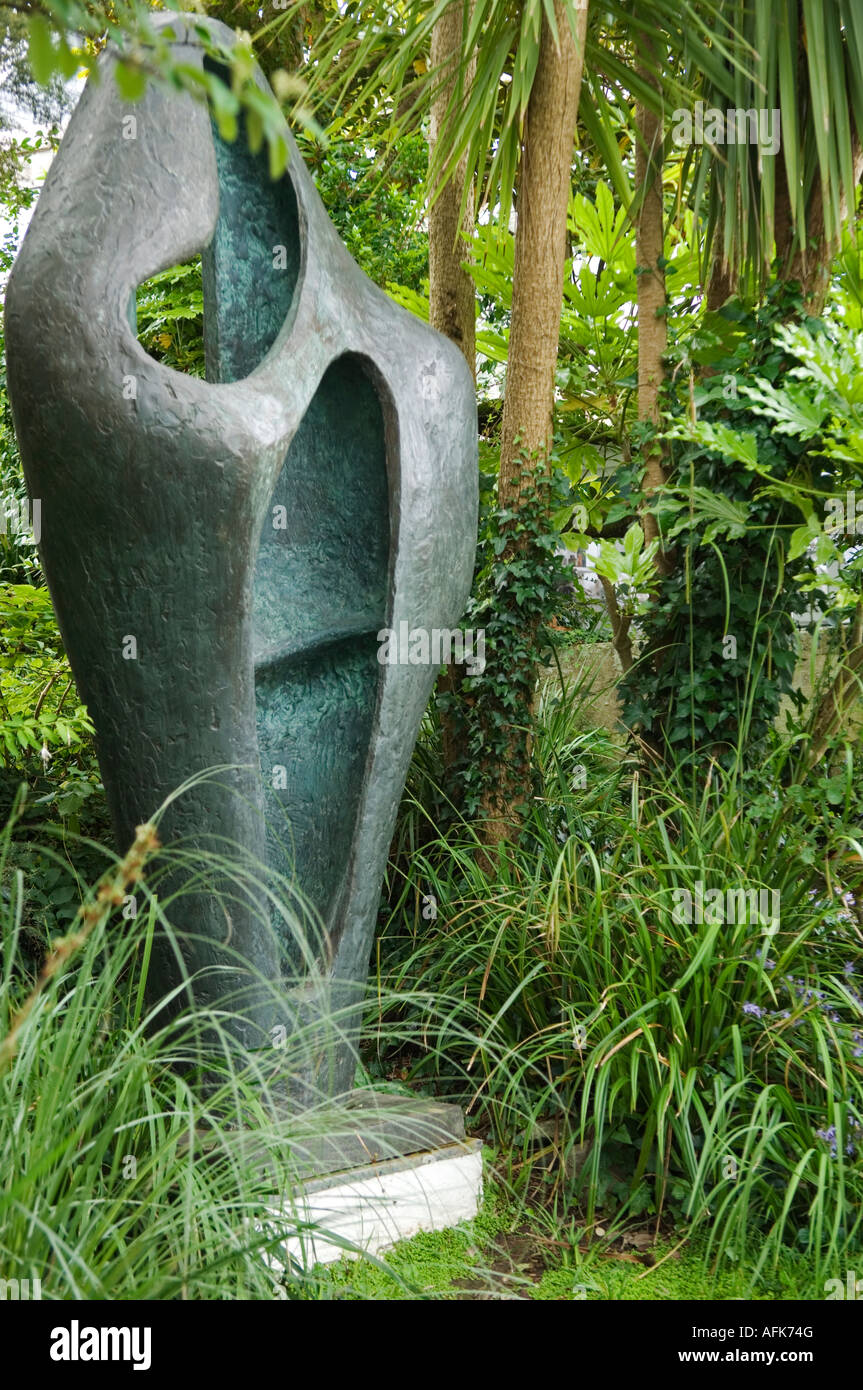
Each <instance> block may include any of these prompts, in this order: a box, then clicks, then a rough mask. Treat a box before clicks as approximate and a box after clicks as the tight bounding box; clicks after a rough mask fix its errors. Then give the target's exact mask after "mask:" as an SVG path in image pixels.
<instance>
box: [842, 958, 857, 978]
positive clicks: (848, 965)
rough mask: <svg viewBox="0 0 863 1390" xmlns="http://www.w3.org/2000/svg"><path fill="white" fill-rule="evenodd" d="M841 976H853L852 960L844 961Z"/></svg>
mask: <svg viewBox="0 0 863 1390" xmlns="http://www.w3.org/2000/svg"><path fill="white" fill-rule="evenodd" d="M842 974H843V975H853V974H854V962H853V960H846V962H845V964H844V965H843V967H842Z"/></svg>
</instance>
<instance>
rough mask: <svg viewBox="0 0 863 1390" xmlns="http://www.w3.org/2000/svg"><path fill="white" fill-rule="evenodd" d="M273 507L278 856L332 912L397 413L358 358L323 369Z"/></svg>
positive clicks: (373, 698) (269, 580) (271, 692)
mask: <svg viewBox="0 0 863 1390" xmlns="http://www.w3.org/2000/svg"><path fill="white" fill-rule="evenodd" d="M270 503H271V505H270V507H269V509H268V511H267V513H266V515H265V517H264V525H263V528H262V531H261V543H260V549H259V552H258V561H257V570H256V574H255V588H254V629H255V687H256V700H257V725H258V747H259V751H260V758H261V773H262V778H263V788H264V797H265V803H266V811H267V820H268V824H269V827H270V859H271V862H272V863H273V864H274V865H275V866H276V867H278V868H279V869H281V871H282V872H285V873H288V874H291V873H294V872H295V873H296V878H297V881H298V882H299V883H301V884H302V885H303V889H304V892H305V893H306V894H307V896H308V897H309V898H310V899H311V901H312V903H313V905H314V907H315V908H316V909H317V911H318V913H319V914H320V916H321V918H322V919H323V921H324V923H325V924H327V925H328V926H329V927H333V926H336V925H337V923H335V922H334V920H333V918H334V914H335V913H336V912H337V910H338V900H339V895H340V891H341V888H342V885H343V881H344V876H345V872H346V869H347V867H348V865H349V863H350V857H351V847H352V842H353V835H354V832H355V829H356V823H357V814H358V809H359V798H360V794H361V791H362V785H363V777H364V773H365V768H366V761H367V758H368V754H369V746H370V743H371V738H372V729H373V722H374V715H375V710H376V707H377V699H378V691H379V683H380V674H381V669H382V668H381V666H380V663H379V661H378V659H377V658H378V649H379V647H378V641H377V633H378V632H379V631H380V629H381V628H382V627H384V626H385V624H386V614H387V611H388V584H389V558H390V520H389V485H388V476H387V451H386V439H385V428H384V413H383V409H382V406H381V401H380V397H379V395H378V389H377V386H376V383H375V381H374V380H373V379H372V376H371V374H370V372H369V371H368V370H367V369H366V366H365V364H364V362H363V360H362V359H361V358H359V357H355V356H350V355H346V356H344V357H341V358H339V359H338V360H337V361H336V362H334V363H332V365H331V366H330V367H329V369H328V370H327V371H326V372H325V373H324V376H323V378H322V380H321V383H320V385H319V387H318V390H317V392H316V394H315V396H314V398H313V400H312V402H311V404H310V406H309V408H308V410H307V411H306V414H305V416H304V417H303V421H302V423H301V425H300V428H299V430H298V431H297V433H296V435H295V436H294V439H293V441H292V443H291V446H290V448H289V450H288V453H287V455H286V458H285V461H284V464H283V466H282V471H281V474H280V475H279V478H278V481H277V483H276V486H275V489H274V491H273V494H272V497H271V499H270Z"/></svg>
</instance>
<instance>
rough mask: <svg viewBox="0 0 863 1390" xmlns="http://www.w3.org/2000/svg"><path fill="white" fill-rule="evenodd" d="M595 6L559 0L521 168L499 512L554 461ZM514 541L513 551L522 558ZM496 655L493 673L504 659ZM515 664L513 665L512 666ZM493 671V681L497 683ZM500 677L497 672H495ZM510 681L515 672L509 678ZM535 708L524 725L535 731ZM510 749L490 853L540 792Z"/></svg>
mask: <svg viewBox="0 0 863 1390" xmlns="http://www.w3.org/2000/svg"><path fill="white" fill-rule="evenodd" d="M587 8H588V0H575V14H576V26H575V27H576V34H575V37H573V33H572V30H571V29H570V27H569V20H568V17H567V13H566V7H565V6H564V4H563V3H561V0H555V7H554V12H555V18H556V22H557V30H558V36H559V42H558V43H557V44H556V43H555V41H554V38H553V36H552V32H551V29H550V27H549V24H548V19H547V18H546V16H545V15H543V20H542V32H541V37H540V49H539V58H538V62H537V69H536V75H535V77H534V81H533V87H532V89H531V95H530V101H529V102H528V108H527V113H526V116H525V123H524V131H523V136H522V149H521V160H520V166H519V196H518V221H517V224H516V232H515V263H514V270H513V294H512V317H511V320H510V335H509V354H508V360H507V373H506V399H505V402H504V409H503V421H502V426H501V455H500V476H499V482H498V504H499V506H500V507H501V508H506V509H508V510H512V511H513V512H517V511H518V507H519V502H520V498H521V494H522V487H523V480H522V472H523V471H524V472H526V473H527V474H528V475H530V474H535V473H536V471H537V467H538V466H539V467H542V466H543V465H544V464H545V462H546V460H547V458H548V455H549V452H550V449H551V443H552V419H553V413H554V373H555V368H556V365H557V349H558V338H559V335H560V314H561V306H562V302H563V275H564V266H565V262H566V214H567V207H568V204H569V197H570V191H571V185H572V149H573V140H574V136H575V124H576V119H577V116H578V98H579V91H580V88H581V75H582V67H583V59H584V41H585V35H586V32H587ZM519 544H520V542H519V541H518V539H517V538H516V537H515V536H514V537H513V539H512V540H511V541H510V542H509V545H508V547H507V551H506V552H505V554H507V555H508V556H509V557H510V558H511V557H514V556H515V555H516V554H517V553H518V548H519ZM522 635H523V637H524V639H525V641H524V644H523V645H524V650H525V651H526V652H527V656H526V658H525V660H526V661H527V663H528V664H529V665H530V666H531V671H530V672H529V673H528V678H529V680H531V681H532V679H533V650H534V647H535V636H536V634H535V633H525V634H522ZM500 659H501V658H500V657H497V656H496V654H495V652H494V651H492V652H491V653H490V654H489V656H488V657H487V662H488V666H493V665H494V664H495V663H496V661H497V660H500ZM510 660H511V658H510ZM488 666H487V674H488ZM492 674H493V673H492ZM500 674H501V676H505V674H506V673H504V672H503V671H501V672H500ZM528 718H529V711H528V710H527V709H525V710H523V711H521V712H520V719H519V722H520V723H522V724H526V723H527V721H528ZM504 721H505V727H507V728H508V731H509V732H508V739H509V745H510V746H509V748H508V749H506V750H501V749H499V748H498V749H495V750H494V751H493V759H490V761H489V764H488V766H487V768H486V772H487V774H488V777H487V783H486V785H487V788H488V790H487V792H486V795H485V797H484V801H483V809H484V811H485V813H486V820H485V823H484V826H483V838H484V840H485V842H486V843H487V844H489V845H496V844H499V843H501V842H502V841H505V840H508V839H509V838H510V837H511V835H512V833H513V830H514V829H515V828H517V826H518V822H519V816H520V812H519V807H520V805H521V803H522V802H523V800H524V797H525V794H526V792H528V790H529V785H530V748H529V743H528V740H527V738H526V736H525V735H524V733H523V732H521V731H520V730H519V728H518V726H517V725H516V724H513V723H508V722H506V715H504Z"/></svg>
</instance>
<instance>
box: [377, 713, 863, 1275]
mask: <svg viewBox="0 0 863 1390" xmlns="http://www.w3.org/2000/svg"><path fill="white" fill-rule="evenodd" d="M562 717H563V716H562V713H561V708H560V706H559V705H555V704H552V705H551V707H549V703H548V701H547V702H546V705H545V708H544V710H543V709H541V711H540V717H539V727H538V730H537V734H536V738H535V740H534V749H535V753H534V764H535V769H537V770H538V771H539V773H540V774H541V776H540V784H539V785H540V790H539V794H538V795H537V796H536V798H535V800H534V805H533V811H532V814H531V817H530V819H529V822H528V824H527V825H526V827H525V829H524V832H523V834H522V835H521V838H520V839H519V840H517V841H516V842H515V843H513V844H509V845H503V846H501V847H500V849H499V850H498V852H497V858H496V861H495V863H494V865H493V867H492V868H489V865H488V858H487V855H486V854H485V853H483V852H481V848H482V847H481V846H480V843H479V838H478V834H477V829H476V828H475V827H472V826H470V825H468V824H466V823H464V822H462V823H460V824H456V825H455V826H454V827H453V829H451V830H450V831H449V832H448V833H447V834H446V835H438V836H437V838H435V837H434V836H433V835H426V836H425V837H424V842H423V844H422V845H421V846H420V847H418V849H417V850H416V852H415V853H414V855H413V857H412V859H411V860H410V864H409V869H408V870H407V872H405V871H404V869H403V861H402V860H399V861H398V868H399V876H398V878H396V877H395V876H394V877H393V880H392V882H391V884H390V900H389V906H390V912H389V916H388V919H387V921H386V923H385V924H384V926H383V927H382V930H381V932H380V936H379V942H378V962H379V966H378V972H379V973H378V978H379V981H380V985H381V988H382V990H384V991H389V992H390V993H393V992H396V993H397V992H398V991H399V990H400V989H404V990H405V991H406V996H405V999H404V1002H403V1004H402V1006H401V1013H402V1016H403V1017H408V1016H410V1017H413V1019H414V1022H415V1023H416V1024H417V1026H418V1031H419V1033H420V1035H421V1036H424V1038H425V1045H426V1049H427V1050H426V1051H423V1048H422V1047H420V1048H418V1050H417V1053H416V1054H415V1057H414V1066H413V1074H414V1076H415V1077H417V1078H421V1079H424V1080H426V1081H427V1082H432V1081H438V1082H439V1081H440V1080H441V1079H442V1078H441V1077H440V1074H439V1072H438V1060H437V1059H438V1058H439V1057H441V1056H445V1057H447V1058H448V1059H449V1070H450V1074H452V1073H453V1072H455V1071H456V1070H458V1066H457V1062H458V1060H459V1059H460V1060H461V1061H462V1063H463V1067H464V1071H465V1074H466V1075H470V1076H471V1077H472V1078H473V1080H472V1083H471V1086H470V1088H469V1090H467V1091H464V1090H462V1091H460V1092H458V1084H457V1083H456V1084H455V1085H454V1086H453V1094H456V1093H457V1092H458V1094H459V1095H460V1098H461V1099H463V1100H464V1101H465V1102H466V1103H467V1104H468V1105H469V1106H470V1107H471V1109H472V1111H473V1112H474V1113H481V1114H482V1115H484V1116H485V1117H486V1118H487V1120H488V1121H489V1122H490V1123H491V1124H492V1126H493V1127H494V1129H495V1131H496V1133H497V1135H498V1138H499V1140H500V1141H501V1142H502V1143H503V1144H504V1145H505V1146H507V1145H508V1146H511V1147H512V1151H513V1164H514V1168H516V1169H517V1170H518V1171H520V1173H521V1174H522V1176H523V1177H525V1178H531V1179H533V1180H534V1181H536V1180H537V1179H538V1176H539V1175H540V1174H541V1173H544V1170H545V1169H546V1168H547V1167H548V1163H549V1158H548V1152H549V1149H551V1150H552V1151H553V1156H554V1157H555V1158H556V1160H557V1162H556V1164H555V1165H554V1176H553V1179H552V1181H553V1184H554V1188H553V1195H554V1197H555V1198H556V1200H557V1201H558V1202H561V1203H563V1204H564V1205H565V1206H570V1207H572V1206H578V1207H580V1209H581V1211H582V1212H583V1215H584V1218H585V1219H586V1220H587V1221H592V1220H594V1219H595V1218H596V1214H597V1212H599V1211H601V1212H602V1213H603V1225H604V1226H605V1225H607V1224H608V1221H609V1219H610V1218H611V1217H612V1216H614V1215H615V1214H616V1216H617V1219H618V1220H620V1221H623V1220H626V1219H635V1218H637V1219H638V1220H639V1221H640V1222H642V1223H643V1222H645V1221H648V1222H650V1223H652V1224H653V1225H654V1226H655V1227H656V1228H657V1229H659V1228H660V1227H661V1226H662V1225H663V1224H667V1223H670V1222H671V1223H674V1224H675V1225H677V1226H678V1227H679V1228H682V1229H683V1230H689V1231H692V1230H693V1229H698V1228H702V1229H703V1231H704V1233H705V1236H706V1239H707V1241H708V1248H709V1249H710V1251H711V1252H712V1254H713V1256H714V1257H715V1258H718V1259H732V1258H734V1257H739V1256H740V1254H741V1252H742V1251H743V1250H744V1249H745V1248H746V1247H747V1246H748V1245H751V1243H752V1242H753V1241H754V1242H756V1244H757V1247H758V1252H759V1255H758V1264H757V1267H756V1275H757V1273H758V1270H759V1269H762V1268H764V1267H765V1266H766V1265H767V1264H768V1263H769V1262H773V1263H775V1260H776V1259H777V1258H778V1256H779V1252H780V1250H781V1249H782V1248H783V1247H786V1246H788V1245H792V1246H795V1247H797V1248H799V1249H801V1250H803V1251H805V1252H808V1255H809V1257H810V1258H811V1259H812V1260H813V1261H814V1264H815V1271H816V1276H819V1272H820V1271H822V1270H823V1269H824V1268H825V1267H826V1266H832V1265H835V1264H836V1262H837V1261H838V1260H839V1259H840V1257H842V1256H844V1255H845V1254H847V1252H848V1251H849V1250H852V1249H854V1248H855V1247H856V1246H857V1245H858V1244H859V1240H860V1234H861V1222H863V1144H861V1142H860V1139H861V1135H860V1126H861V1124H863V1062H861V1048H860V1042H861V1031H863V1003H861V994H863V988H861V986H863V953H861V949H860V948H861V943H863V935H861V930H860V923H859V919H858V915H857V912H856V911H855V910H854V907H855V905H856V904H857V903H859V901H860V897H861V886H863V847H861V841H860V838H859V837H855V836H854V835H852V834H850V833H849V829H848V826H847V825H846V824H845V823H844V822H843V821H842V820H841V818H840V819H839V820H836V819H835V818H833V819H831V818H829V817H827V816H826V815H824V816H822V817H820V818H816V819H817V823H814V822H813V820H812V818H811V815H810V817H809V818H808V819H804V818H802V817H801V813H800V803H799V800H795V799H794V798H793V797H786V796H785V795H784V792H783V777H782V776H781V775H780V772H782V770H783V769H784V773H785V774H786V775H785V781H786V782H787V780H788V777H787V772H788V768H787V762H788V758H789V756H790V754H789V749H788V746H787V745H784V746H783V745H780V749H779V752H778V753H775V754H774V755H772V761H771V762H769V763H767V764H765V765H764V766H763V767H762V768H761V769H760V770H759V771H758V772H757V774H756V772H752V773H750V774H748V775H747V778H746V780H744V779H743V778H742V776H741V775H739V774H738V773H737V772H735V771H734V770H732V771H731V772H730V773H729V772H727V771H723V770H722V769H720V768H719V767H716V766H715V767H714V768H713V770H712V772H709V775H706V776H704V777H703V778H702V779H700V781H699V783H698V785H697V786H695V787H693V785H692V782H691V779H688V778H686V779H676V778H675V777H674V776H673V775H671V774H669V775H667V776H664V777H663V776H660V775H656V776H654V777H653V778H651V780H650V782H649V783H648V784H645V783H644V780H643V777H642V776H641V774H640V772H639V769H638V767H637V765H636V764H635V762H634V761H633V760H632V759H630V758H627V757H626V756H624V755H623V754H622V753H621V751H620V750H619V749H618V750H617V752H616V753H615V750H614V748H613V747H612V746H611V741H610V740H609V739H608V737H607V736H605V735H603V734H596V735H591V734H585V733H579V732H577V731H576V730H575V728H574V726H571V727H570V730H569V732H568V733H567V732H566V730H562V727H561V721H562ZM543 721H545V723H546V725H551V724H553V725H554V736H553V738H549V737H546V736H545V735H544V732H543ZM564 722H565V719H564ZM740 765H741V766H742V762H741V763H740ZM576 773H577V775H576ZM753 781H756V782H760V785H761V788H762V790H765V791H766V792H767V793H768V794H766V795H764V796H763V797H762V798H761V801H760V803H759V805H758V807H757V808H756V811H753V810H752V807H751V787H752V783H753ZM771 789H772V795H771V794H769V793H770V792H771ZM422 816H423V807H422V806H421V805H419V804H417V802H416V800H414V801H413V802H412V804H411V805H410V806H408V808H407V810H406V817H407V819H408V820H409V821H416V820H418V819H420V818H421V817H422ZM687 904H688V905H689V906H688V907H687ZM430 906H433V911H430V910H429V909H430ZM417 990H420V991H422V992H423V993H424V995H425V996H426V997H427V998H433V999H434V1000H435V1010H434V1012H433V1013H429V1015H428V1016H427V1017H425V1019H420V1018H418V1017H417V1016H416V1014H415V1013H414V1009H415V1004H414V997H415V992H416V991H417ZM466 1020H469V1028H470V1029H471V1030H474V1031H476V1032H477V1033H478V1036H477V1039H476V1041H475V1042H474V1043H473V1044H472V1045H471V1046H470V1048H469V1049H463V1045H462V1044H460V1043H459V1041H458V1038H457V1035H456V1031H455V1027H454V1025H456V1024H458V1023H460V1022H462V1021H466ZM423 1030H424V1031H423ZM448 1030H451V1031H448ZM526 1114H529V1115H530V1116H531V1117H532V1123H531V1124H528V1125H525V1123H524V1116H525V1115H526ZM538 1136H539V1137H540V1138H541V1139H542V1143H540V1144H537V1137H538ZM544 1180H545V1181H548V1179H547V1178H545V1179H544Z"/></svg>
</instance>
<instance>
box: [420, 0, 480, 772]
mask: <svg viewBox="0 0 863 1390" xmlns="http://www.w3.org/2000/svg"><path fill="white" fill-rule="evenodd" d="M469 19H470V8H469V7H468V8H467V9H465V6H464V5H463V4H462V3H461V0H453V3H452V4H450V5H449V7H448V8H447V9H446V10H444V12H443V14H442V15H441V17H440V19H439V20H438V21H437V24H436V25H435V27H434V30H433V32H432V42H431V67H432V72H435V71H436V70H437V69H438V68H440V69H441V70H442V72H443V71H444V70H447V69H448V72H447V80H446V81H445V82H441V85H440V87H439V90H438V92H437V95H436V97H435V99H434V101H433V103H432V109H431V125H430V132H429V146H430V153H431V155H432V157H434V155H435V154H438V155H440V152H441V148H443V150H445V149H446V143H447V141H448V139H449V129H448V123H447V110H448V108H449V106H450V102H451V101H452V99H453V96H454V95H455V92H456V90H457V82H458V60H459V58H460V55H461V52H462V47H463V43H462V38H463V33H464V29H463V25H464V23H465V22H466V21H468V22H469ZM475 70H476V62H475V60H471V61H470V62H469V63H468V64H467V66H466V68H465V71H464V76H463V79H462V81H463V90H464V92H465V95H466V96H467V95H468V94H469V92H470V88H471V84H472V82H473V77H474V73H475ZM437 80H438V79H437V78H436V79H435V81H437ZM466 172H467V158H466V157H465V158H463V159H461V160H460V161H459V163H458V164H457V165H456V167H455V169H454V170H453V172H452V175H451V177H450V178H449V179H448V180H447V182H446V184H445V185H444V187H443V188H442V189H440V190H437V189H433V190H432V193H433V195H434V194H437V196H436V197H435V198H434V201H433V202H432V204H431V206H430V208H429V215H428V233H429V321H430V323H431V325H432V328H436V329H437V331H438V332H439V333H443V334H445V336H446V337H447V338H451V339H452V341H453V342H454V343H455V344H456V346H457V347H459V348H461V350H462V352H463V353H464V355H465V358H466V360H467V364H468V366H469V367H470V369H471V372H472V373H473V376H474V379H475V378H476V293H475V290H474V284H473V280H472V279H471V277H470V275H468V273H467V271H466V270H463V269H462V262H463V261H464V259H465V257H466V255H467V252H468V247H467V243H466V242H465V239H464V238H465V236H467V237H471V236H472V235H473V229H474V208H473V203H474V200H473V196H472V191H471V193H469V194H468V197H467V200H466V202H465V210H464V215H463V216H462V215H461V206H462V201H463V197H464V187H465V177H466ZM463 679H464V667H462V666H459V665H458V664H457V663H456V662H450V663H449V664H448V665H447V668H446V670H445V671H443V672H442V673H441V675H440V677H439V679H438V693H439V694H442V695H450V696H453V697H458V695H459V693H460V690H461V684H462V681H463ZM441 735H442V738H443V762H444V773H445V776H446V780H447V782H448V783H451V781H452V779H451V778H450V777H449V776H448V774H450V773H451V772H452V769H453V768H454V767H455V765H456V764H457V763H458V762H460V761H462V760H463V759H464V757H465V756H466V749H465V748H464V747H463V740H462V739H461V738H460V736H459V728H458V720H457V719H455V718H454V716H453V713H452V712H451V711H447V710H444V711H442V713H441ZM448 791H449V794H450V796H451V797H453V798H454V797H455V795H456V793H457V788H456V787H455V786H454V785H449V786H448Z"/></svg>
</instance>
